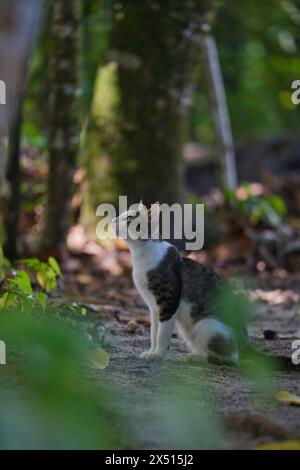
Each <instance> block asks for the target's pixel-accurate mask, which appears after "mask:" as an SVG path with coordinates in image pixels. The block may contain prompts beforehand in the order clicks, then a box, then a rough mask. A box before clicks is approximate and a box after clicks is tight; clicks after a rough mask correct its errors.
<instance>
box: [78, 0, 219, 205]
mask: <svg viewBox="0 0 300 470" xmlns="http://www.w3.org/2000/svg"><path fill="white" fill-rule="evenodd" d="M210 8H211V2H210V1H204V0H191V1H189V2H176V1H175V2H174V1H171V0H165V1H164V2H157V1H152V0H145V1H143V2H141V1H137V0H135V1H132V2H126V1H124V0H123V1H118V2H117V8H116V12H115V18H114V21H113V25H112V31H111V42H110V50H109V63H108V65H107V66H106V67H103V68H102V70H100V72H99V76H98V80H97V87H96V90H95V98H94V103H93V109H92V117H91V125H90V133H89V140H90V144H89V147H88V155H87V166H88V178H87V180H88V181H87V191H86V194H85V199H87V198H88V202H87V205H88V206H89V208H90V209H91V211H92V212H93V213H95V212H94V211H95V208H96V207H97V205H98V204H99V203H100V202H102V201H103V200H106V201H115V200H116V197H117V196H118V195H119V194H123V195H127V196H128V199H129V202H130V203H133V202H136V201H139V200H140V199H143V201H144V203H146V204H147V205H149V204H151V203H153V202H155V201H157V200H158V201H160V202H167V203H174V202H183V200H184V191H183V182H182V165H181V151H182V142H183V136H184V132H185V122H186V119H185V117H186V109H187V106H188V104H189V101H190V97H191V92H192V85H193V79H194V75H195V74H194V71H195V65H196V64H197V63H198V61H199V51H198V46H197V44H195V41H194V40H193V36H194V31H196V29H197V28H196V26H199V23H201V19H202V15H203V14H204V13H206V11H207V10H209V9H210ZM99 155H100V159H99ZM99 188H100V190H99Z"/></svg>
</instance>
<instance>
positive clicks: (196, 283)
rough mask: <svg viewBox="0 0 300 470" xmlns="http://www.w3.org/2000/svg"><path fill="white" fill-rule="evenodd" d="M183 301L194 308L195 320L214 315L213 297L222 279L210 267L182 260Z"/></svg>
mask: <svg viewBox="0 0 300 470" xmlns="http://www.w3.org/2000/svg"><path fill="white" fill-rule="evenodd" d="M181 280H182V300H184V301H186V302H188V303H189V304H190V305H191V306H192V311H191V315H192V317H194V318H195V319H197V318H200V317H202V316H206V315H210V314H212V313H213V312H212V305H213V302H212V300H213V297H214V295H215V294H216V290H217V288H218V286H219V285H220V284H221V279H220V277H219V276H218V274H217V273H216V272H215V271H214V270H213V269H211V268H209V267H208V266H205V265H204V264H201V263H198V262H197V261H195V260H193V259H190V258H184V257H183V258H182V266H181Z"/></svg>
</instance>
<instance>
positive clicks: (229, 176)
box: [202, 24, 237, 189]
mask: <svg viewBox="0 0 300 470" xmlns="http://www.w3.org/2000/svg"><path fill="white" fill-rule="evenodd" d="M202 31H203V35H202V46H203V56H204V71H205V76H206V81H207V88H208V91H209V96H210V102H211V107H212V112H213V117H214V122H215V129H216V137H217V143H218V148H219V152H218V155H219V167H220V173H221V182H222V186H223V189H234V188H236V186H237V169H236V159H235V151H234V143H233V137H232V131H231V123H230V117H229V112H228V106H227V100H226V93H225V88H224V82H223V76H222V71H221V67H220V62H219V57H218V50H217V46H216V42H215V39H214V37H213V36H212V35H211V32H210V26H209V25H208V24H204V25H203V27H202Z"/></svg>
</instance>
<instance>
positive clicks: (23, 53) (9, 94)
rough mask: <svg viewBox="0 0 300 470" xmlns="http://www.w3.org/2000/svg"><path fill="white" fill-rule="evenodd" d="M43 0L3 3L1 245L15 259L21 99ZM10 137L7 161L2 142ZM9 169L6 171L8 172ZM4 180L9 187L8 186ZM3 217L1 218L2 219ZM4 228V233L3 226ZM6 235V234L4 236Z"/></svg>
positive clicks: (0, 27)
mask: <svg viewBox="0 0 300 470" xmlns="http://www.w3.org/2000/svg"><path fill="white" fill-rule="evenodd" d="M41 6H42V0H28V1H27V2H26V4H25V2H20V1H19V0H2V2H1V15H0V63H1V76H0V79H1V80H2V81H3V82H4V83H5V88H6V90H5V92H6V97H5V98H6V99H5V104H0V214H1V212H2V214H4V217H3V219H2V220H0V242H2V240H3V239H4V242H5V246H6V249H7V251H6V252H5V254H6V255H7V256H8V257H10V258H14V257H15V256H16V237H17V226H18V215H19V171H20V170H19V153H20V151H19V150H20V149H19V146H20V132H21V121H22V104H21V102H22V98H23V93H24V88H25V85H24V84H25V83H26V78H27V70H28V59H29V57H30V55H31V51H32V47H33V44H34V40H35V37H36V33H37V30H38V23H39V19H40V16H41ZM7 136H9V155H8V159H7V161H6V158H5V152H4V149H3V141H4V139H5V138H6V137H7ZM5 168H6V170H5ZM5 177H7V183H8V184H5V183H6V181H5ZM2 214H1V215H2ZM2 224H3V230H1V225H2ZM3 232H4V233H3Z"/></svg>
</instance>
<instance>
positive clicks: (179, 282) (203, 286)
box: [113, 203, 245, 365]
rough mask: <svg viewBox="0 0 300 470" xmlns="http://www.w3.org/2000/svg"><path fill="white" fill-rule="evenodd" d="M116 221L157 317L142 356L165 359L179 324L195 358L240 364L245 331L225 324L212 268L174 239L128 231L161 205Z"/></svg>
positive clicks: (136, 280)
mask: <svg viewBox="0 0 300 470" xmlns="http://www.w3.org/2000/svg"><path fill="white" fill-rule="evenodd" d="M134 207H135V208H130V209H129V210H128V211H126V212H124V213H123V214H121V215H120V216H119V217H117V218H116V219H114V221H113V223H114V228H115V230H116V232H117V234H118V235H119V236H120V237H122V238H126V241H127V243H128V246H129V249H130V253H131V258H132V266H133V280H134V283H135V286H136V288H137V289H138V291H139V293H140V295H141V296H142V298H143V299H144V301H145V302H146V304H147V305H148V307H149V310H150V315H151V348H150V350H149V351H145V352H143V353H142V354H141V358H143V359H146V360H157V359H163V358H164V357H165V356H166V353H167V351H168V348H169V345H170V342H171V337H172V333H173V331H174V327H175V323H177V326H178V329H179V332H180V334H181V335H182V337H183V338H184V340H185V341H186V343H187V345H188V346H189V348H190V350H191V353H192V354H191V355H192V357H194V358H195V359H200V360H203V359H205V360H207V361H208V362H210V363H215V364H227V365H235V364H237V363H238V360H239V345H240V343H241V337H242V336H243V338H242V339H243V340H244V339H245V330H243V332H242V333H241V332H240V331H235V330H234V329H233V328H232V327H231V326H230V325H228V324H225V323H224V322H223V321H222V320H221V319H220V316H219V315H218V312H217V311H216V308H215V307H214V305H213V301H212V297H213V296H214V295H215V291H216V288H217V286H218V285H219V284H220V283H221V281H220V278H219V277H218V275H217V274H216V273H215V272H214V271H213V270H212V269H210V268H209V267H207V266H205V265H202V264H199V263H197V262H196V261H194V260H192V259H189V258H185V257H182V256H181V255H180V253H179V251H178V250H177V249H176V248H175V247H174V246H173V245H171V244H170V243H168V242H166V241H161V240H152V239H145V240H143V239H133V238H134V237H131V236H130V230H129V233H128V227H129V226H130V223H131V222H132V221H133V220H134V219H135V218H137V217H141V216H142V217H145V218H147V219H149V218H150V220H151V218H152V220H153V219H157V213H158V211H159V205H158V204H155V205H152V208H151V210H150V211H147V209H146V208H145V206H143V204H142V203H140V204H139V205H138V206H137V205H136V206H134Z"/></svg>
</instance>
